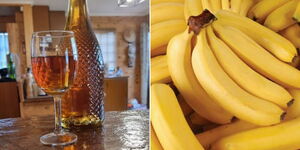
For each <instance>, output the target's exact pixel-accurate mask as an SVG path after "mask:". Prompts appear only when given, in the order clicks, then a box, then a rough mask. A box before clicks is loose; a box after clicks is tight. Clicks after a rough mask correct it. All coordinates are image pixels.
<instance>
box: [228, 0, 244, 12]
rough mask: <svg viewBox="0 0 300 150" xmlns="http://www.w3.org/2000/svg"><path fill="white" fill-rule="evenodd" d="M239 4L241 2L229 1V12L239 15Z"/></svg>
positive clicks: (238, 0) (240, 0) (239, 0)
mask: <svg viewBox="0 0 300 150" xmlns="http://www.w3.org/2000/svg"><path fill="white" fill-rule="evenodd" d="M241 4H242V0H230V10H231V11H233V12H235V13H239V12H240V7H241Z"/></svg>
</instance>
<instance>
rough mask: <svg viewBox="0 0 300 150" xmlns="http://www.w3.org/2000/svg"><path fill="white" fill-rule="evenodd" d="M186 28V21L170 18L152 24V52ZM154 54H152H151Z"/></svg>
mask: <svg viewBox="0 0 300 150" xmlns="http://www.w3.org/2000/svg"><path fill="white" fill-rule="evenodd" d="M185 28H186V23H185V21H184V20H183V19H182V20H170V21H164V22H160V23H157V24H154V25H152V26H151V53H152V49H157V48H159V47H161V46H164V45H167V44H168V42H169V40H170V39H171V38H172V37H173V36H174V35H176V34H178V33H181V32H183V31H184V29H185ZM151 55H152V54H151Z"/></svg>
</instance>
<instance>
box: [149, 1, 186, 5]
mask: <svg viewBox="0 0 300 150" xmlns="http://www.w3.org/2000/svg"><path fill="white" fill-rule="evenodd" d="M184 1H185V0H150V2H151V6H153V5H155V4H159V3H165V2H167V3H168V2H177V3H182V4H183V3H184Z"/></svg>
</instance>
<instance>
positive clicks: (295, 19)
mask: <svg viewBox="0 0 300 150" xmlns="http://www.w3.org/2000/svg"><path fill="white" fill-rule="evenodd" d="M292 19H293V20H294V21H296V22H297V23H298V24H299V23H300V21H299V20H298V19H297V18H295V17H293V18H292Z"/></svg>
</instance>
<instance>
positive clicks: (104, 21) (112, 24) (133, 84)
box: [91, 16, 148, 101]
mask: <svg viewBox="0 0 300 150" xmlns="http://www.w3.org/2000/svg"><path fill="white" fill-rule="evenodd" d="M91 21H92V25H93V28H94V30H97V29H114V30H115V31H116V36H117V52H118V62H117V65H118V66H119V67H120V68H122V70H123V72H124V74H125V76H128V77H129V81H128V90H129V92H128V99H129V100H130V99H132V98H137V99H138V100H139V101H140V97H141V96H140V95H141V94H140V39H139V37H140V24H141V23H143V22H147V21H148V16H143V17H140V16H130V17H123V16H122V17H118V16H114V17H104V16H93V17H91ZM128 29H134V31H135V33H136V37H137V40H136V50H137V53H136V63H135V66H134V67H133V68H129V67H128V65H127V64H128V63H127V61H128V56H127V52H128V50H127V49H128V43H127V42H126V41H125V40H124V39H123V33H124V31H126V30H128ZM116 92H117V91H116Z"/></svg>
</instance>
